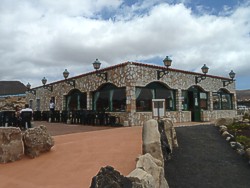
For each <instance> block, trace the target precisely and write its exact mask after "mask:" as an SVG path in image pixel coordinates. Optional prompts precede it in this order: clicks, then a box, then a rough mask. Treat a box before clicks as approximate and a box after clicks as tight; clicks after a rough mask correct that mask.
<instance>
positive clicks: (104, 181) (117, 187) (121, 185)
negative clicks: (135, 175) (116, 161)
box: [90, 166, 139, 188]
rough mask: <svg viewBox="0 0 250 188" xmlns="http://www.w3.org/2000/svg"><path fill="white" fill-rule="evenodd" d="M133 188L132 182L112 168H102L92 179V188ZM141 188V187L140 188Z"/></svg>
mask: <svg viewBox="0 0 250 188" xmlns="http://www.w3.org/2000/svg"><path fill="white" fill-rule="evenodd" d="M125 187H126V188H132V181H131V180H130V179H129V178H127V177H124V176H123V175H121V174H120V173H119V172H118V171H116V170H115V169H114V168H113V167H111V166H106V167H102V168H101V169H100V171H99V172H98V174H97V175H96V176H94V177H93V178H92V182H91V186H90V188H125ZM138 188H139V187H138Z"/></svg>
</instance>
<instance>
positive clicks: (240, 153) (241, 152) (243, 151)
mask: <svg viewBox="0 0 250 188" xmlns="http://www.w3.org/2000/svg"><path fill="white" fill-rule="evenodd" d="M236 152H237V153H238V154H239V155H244V154H245V150H244V149H237V150H236Z"/></svg>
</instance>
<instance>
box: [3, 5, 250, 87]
mask: <svg viewBox="0 0 250 188" xmlns="http://www.w3.org/2000/svg"><path fill="white" fill-rule="evenodd" d="M166 55H169V56H170V57H171V59H172V60H173V62H172V68H176V69H183V70H188V71H195V72H201V70H200V68H201V67H202V66H203V64H206V65H207V66H208V67H209V68H210V69H209V74H213V75H218V76H225V77H228V73H229V72H230V71H231V70H234V72H235V73H236V79H237V89H250V64H249V63H250V1H249V0H154V1H152V0H144V1H143V0H57V1H54V0H0V65H1V69H0V80H1V81H3V80H8V81H10V80H19V81H21V82H22V83H24V84H25V85H26V84H27V83H28V82H29V83H30V84H31V85H32V87H36V86H39V85H41V79H42V78H43V77H44V76H45V77H46V78H47V79H48V83H50V82H54V81H58V80H61V79H63V76H62V72H63V71H64V69H65V68H67V69H68V71H69V72H70V76H69V77H72V76H77V75H79V74H83V73H86V72H89V71H93V66H92V63H93V62H94V60H95V59H96V58H98V59H99V60H100V61H101V62H102V68H105V67H108V66H111V65H115V64H120V63H123V62H125V61H136V62H142V63H148V64H157V65H162V59H164V58H165V56H166Z"/></svg>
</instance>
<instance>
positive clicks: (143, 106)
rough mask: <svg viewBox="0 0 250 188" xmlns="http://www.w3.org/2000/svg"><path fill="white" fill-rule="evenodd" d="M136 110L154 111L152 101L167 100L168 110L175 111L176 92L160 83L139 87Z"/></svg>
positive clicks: (136, 93)
mask: <svg viewBox="0 0 250 188" xmlns="http://www.w3.org/2000/svg"><path fill="white" fill-rule="evenodd" d="M135 95H136V110H137V111H152V99H165V107H166V110H168V111H171V110H175V91H174V90H171V89H168V88H167V87H165V86H164V85H162V84H160V83H155V82H153V83H150V84H148V85H147V86H146V87H137V88H136V91H135Z"/></svg>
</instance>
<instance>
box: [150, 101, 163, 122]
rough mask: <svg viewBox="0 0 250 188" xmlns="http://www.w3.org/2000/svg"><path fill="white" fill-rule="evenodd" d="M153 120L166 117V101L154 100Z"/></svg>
mask: <svg viewBox="0 0 250 188" xmlns="http://www.w3.org/2000/svg"><path fill="white" fill-rule="evenodd" d="M152 109H153V112H152V113H153V118H155V117H158V118H160V117H164V116H165V99H152Z"/></svg>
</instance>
